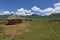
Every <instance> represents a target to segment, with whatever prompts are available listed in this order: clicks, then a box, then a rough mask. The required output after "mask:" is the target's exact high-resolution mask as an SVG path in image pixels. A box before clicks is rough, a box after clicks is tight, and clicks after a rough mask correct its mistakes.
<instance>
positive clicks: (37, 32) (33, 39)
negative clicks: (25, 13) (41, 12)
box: [0, 16, 60, 40]
mask: <svg viewBox="0 0 60 40" xmlns="http://www.w3.org/2000/svg"><path fill="white" fill-rule="evenodd" d="M26 18H27V20H23V23H21V24H16V25H5V24H4V22H5V21H4V22H3V23H2V24H0V40H60V21H59V20H58V19H57V20H56V17H55V18H54V17H52V18H51V17H39V16H38V17H37V16H33V17H26Z"/></svg>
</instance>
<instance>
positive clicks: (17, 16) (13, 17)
mask: <svg viewBox="0 0 60 40" xmlns="http://www.w3.org/2000/svg"><path fill="white" fill-rule="evenodd" d="M12 19H22V17H21V16H20V15H17V14H13V15H11V16H9V17H8V18H7V20H12Z"/></svg>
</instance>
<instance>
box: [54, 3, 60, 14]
mask: <svg viewBox="0 0 60 40" xmlns="http://www.w3.org/2000/svg"><path fill="white" fill-rule="evenodd" d="M54 7H55V9H54V10H55V13H60V2H59V3H56V4H54Z"/></svg>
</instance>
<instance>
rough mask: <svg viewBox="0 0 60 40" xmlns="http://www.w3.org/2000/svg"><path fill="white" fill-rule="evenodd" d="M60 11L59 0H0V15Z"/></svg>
mask: <svg viewBox="0 0 60 40" xmlns="http://www.w3.org/2000/svg"><path fill="white" fill-rule="evenodd" d="M59 12H60V0H0V15H9V14H12V13H16V14H18V15H23V16H25V15H32V14H37V15H41V16H44V15H51V14H52V13H59Z"/></svg>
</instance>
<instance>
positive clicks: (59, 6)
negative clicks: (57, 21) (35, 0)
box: [0, 2, 60, 16]
mask: <svg viewBox="0 0 60 40" xmlns="http://www.w3.org/2000/svg"><path fill="white" fill-rule="evenodd" d="M13 13H16V14H18V15H22V16H27V15H29V16H30V15H32V14H37V15H41V16H44V15H51V14H55V13H60V2H59V3H55V4H54V8H52V7H50V8H46V9H43V10H42V9H40V8H39V7H37V6H33V7H32V8H31V9H29V10H27V9H24V8H20V9H17V10H16V12H10V11H3V12H0V15H10V14H13Z"/></svg>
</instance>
